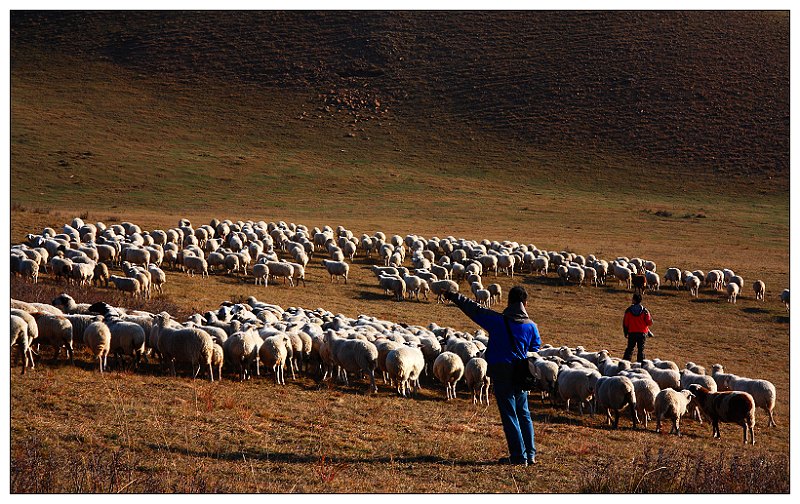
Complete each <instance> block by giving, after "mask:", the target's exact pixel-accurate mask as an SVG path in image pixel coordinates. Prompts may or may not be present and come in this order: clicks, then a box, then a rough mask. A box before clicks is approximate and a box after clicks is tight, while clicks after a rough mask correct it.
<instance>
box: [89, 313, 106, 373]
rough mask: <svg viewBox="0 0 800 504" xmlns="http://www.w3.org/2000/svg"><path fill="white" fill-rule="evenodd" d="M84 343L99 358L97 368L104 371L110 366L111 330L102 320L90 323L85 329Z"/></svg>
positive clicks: (101, 371)
mask: <svg viewBox="0 0 800 504" xmlns="http://www.w3.org/2000/svg"><path fill="white" fill-rule="evenodd" d="M83 343H84V344H85V345H86V347H87V348H89V350H90V351H91V352H92V355H93V356H94V358H95V359H97V368H98V369H99V370H100V373H101V374H102V373H103V368H105V367H107V366H108V354H109V352H110V351H111V330H110V329H109V328H108V326H107V325H106V324H105V323H103V322H102V321H99V320H98V321H95V322H92V323H91V324H89V325H88V326H87V327H86V329H85V330H84V331H83Z"/></svg>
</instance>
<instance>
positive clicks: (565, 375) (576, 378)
mask: <svg viewBox="0 0 800 504" xmlns="http://www.w3.org/2000/svg"><path fill="white" fill-rule="evenodd" d="M599 379H600V373H599V372H598V371H595V370H593V369H585V368H577V369H574V368H570V367H569V366H566V365H562V366H561V367H560V368H559V370H558V381H557V383H556V385H557V388H558V395H559V396H560V397H561V399H562V400H563V401H564V410H565V411H569V402H570V401H571V400H574V401H576V402H577V403H578V411H579V412H580V414H581V415H583V404H584V402H586V403H587V404H588V406H589V411H590V412H594V407H593V406H592V404H591V402H589V399H590V398H591V397H592V395H593V394H594V392H595V386H596V385H597V380H599Z"/></svg>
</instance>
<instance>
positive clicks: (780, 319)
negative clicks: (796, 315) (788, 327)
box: [773, 315, 789, 324]
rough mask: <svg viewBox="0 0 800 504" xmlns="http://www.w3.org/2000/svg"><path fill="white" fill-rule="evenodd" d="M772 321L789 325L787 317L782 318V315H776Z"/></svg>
mask: <svg viewBox="0 0 800 504" xmlns="http://www.w3.org/2000/svg"><path fill="white" fill-rule="evenodd" d="M773 320H775V322H777V323H779V324H788V323H789V317H788V316H784V315H778V316H777V317H775V318H774V319H773Z"/></svg>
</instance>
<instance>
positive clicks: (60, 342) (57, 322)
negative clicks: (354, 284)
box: [31, 312, 74, 363]
mask: <svg viewBox="0 0 800 504" xmlns="http://www.w3.org/2000/svg"><path fill="white" fill-rule="evenodd" d="M31 316H32V317H33V318H34V319H36V326H37V330H38V332H39V333H38V337H37V338H36V339H35V340H34V341H32V342H31V344H42V345H48V346H52V347H53V348H54V355H53V362H56V361H57V360H58V355H59V354H60V353H61V347H65V348H66V350H67V357H69V361H70V363H73V362H74V361H73V358H72V353H73V349H72V324H70V322H69V320H67V318H66V317H64V316H63V315H50V314H47V313H43V312H34V313H32V314H31Z"/></svg>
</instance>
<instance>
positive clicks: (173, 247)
mask: <svg viewBox="0 0 800 504" xmlns="http://www.w3.org/2000/svg"><path fill="white" fill-rule="evenodd" d="M359 250H361V251H363V253H364V255H365V257H366V258H370V257H371V256H372V255H373V254H375V255H376V256H377V257H379V258H380V259H381V260H382V263H383V266H377V265H376V266H373V267H372V271H373V273H374V274H375V275H376V277H377V280H378V283H379V285H380V287H382V288H383V289H384V290H385V291H386V292H387V293H391V295H393V296H395V297H396V299H398V300H402V299H405V298H406V297H411V296H415V297H416V298H417V299H419V297H420V296H422V297H423V298H427V297H428V294H429V293H433V295H435V296H436V297H437V300H438V301H439V302H442V301H443V297H442V294H443V293H445V292H447V291H451V292H457V291H458V290H459V282H463V281H466V282H467V284H468V285H469V287H470V290H471V291H472V293H473V295H474V296H475V298H476V300H477V301H478V302H480V303H481V304H484V305H486V306H489V305H491V304H492V303H494V302H496V301H497V300H499V299H500V298H501V296H502V290H501V288H500V286H499V285H498V284H491V285H488V286H487V287H486V288H484V287H483V281H482V277H483V276H484V275H489V274H491V273H494V275H495V276H497V275H498V274H500V273H504V274H506V275H509V276H513V275H514V273H515V271H516V272H518V273H519V272H526V271H527V272H529V273H537V274H540V275H547V273H548V271H549V270H550V269H551V268H555V270H556V272H557V274H558V276H559V278H560V279H562V281H563V282H564V283H566V282H574V283H577V284H580V285H583V283H584V282H587V283H589V284H594V285H600V284H603V283H605V281H606V278H607V277H608V276H609V275H613V277H614V278H616V279H618V280H619V281H620V282H622V283H624V284H625V285H626V286H627V287H628V288H635V289H639V290H644V289H658V288H659V286H660V283H661V278H660V277H659V275H658V274H657V273H656V265H655V263H654V262H652V261H646V260H642V259H640V258H633V259H628V258H623V257H619V258H616V259H615V260H613V261H611V262H607V261H605V260H602V259H598V258H596V257H594V256H592V255H589V256H587V257H583V256H580V255H577V254H574V253H570V252H566V251H562V252H552V251H543V250H539V249H537V248H536V247H535V246H533V245H524V244H518V243H516V242H510V241H504V242H496V241H495V242H490V241H488V240H483V241H481V242H475V241H471V240H465V239H456V238H454V237H447V238H442V239H440V238H436V237H433V238H430V239H425V238H423V237H421V236H416V235H408V236H406V237H405V238H402V237H400V236H398V235H395V236H392V237H390V238H388V239H387V237H386V236H385V235H384V234H383V233H380V232H378V233H375V234H374V235H373V236H368V235H362V236H361V237H360V239H356V238H355V237H354V236H353V233H352V232H351V231H349V230H347V229H344V228H343V227H341V226H340V227H339V228H337V229H336V230H335V231H334V230H333V229H332V228H330V227H327V226H326V227H325V228H323V229H317V228H314V229H313V230H309V229H308V228H306V227H305V226H302V225H295V224H286V223H284V222H279V223H277V224H276V223H272V222H271V223H265V222H263V221H260V222H249V221H248V222H231V221H227V220H226V221H217V220H214V221H212V222H211V223H210V224H208V225H203V226H200V227H197V228H193V227H192V226H191V224H190V223H189V221H187V220H185V219H183V220H181V221H180V223H179V226H178V227H176V228H171V229H168V230H166V231H163V230H154V231H151V232H147V231H144V232H143V231H142V230H141V229H140V228H139V227H138V226H136V225H135V224H131V223H127V222H124V223H121V224H115V225H112V226H105V225H103V224H102V223H97V224H96V225H95V224H89V223H84V222H83V221H81V220H80V219H74V220H73V222H72V223H71V224H70V225H65V226H64V228H63V231H62V232H61V233H56V232H55V231H54V230H53V229H51V228H46V229H44V230H43V231H42V233H41V234H38V235H34V234H31V235H28V236H27V240H26V243H24V244H20V245H15V246H14V247H12V251H11V254H12V272H14V273H15V274H21V275H22V276H24V277H28V278H30V279H31V280H32V281H34V282H36V280H37V278H38V272H39V270H40V269H42V270H46V269H47V268H48V267H49V268H50V270H51V272H52V274H53V275H55V277H56V278H63V279H65V280H66V281H68V282H75V283H79V284H84V285H85V284H89V283H93V282H94V283H99V282H102V283H103V284H104V285H107V283H108V282H109V281H110V282H112V283H113V284H114V285H115V286H116V288H118V289H120V290H123V291H126V292H129V293H130V294H131V295H135V296H145V297H146V296H150V295H151V294H152V293H153V291H156V292H158V291H160V289H161V288H162V286H163V284H164V282H165V280H166V275H165V274H164V271H163V270H162V269H161V268H162V267H166V265H168V266H169V267H171V268H172V269H178V268H180V269H183V270H184V271H186V273H187V274H190V275H194V274H200V275H202V276H206V275H208V274H209V272H210V271H211V272H213V271H218V272H223V271H224V272H225V273H227V274H235V273H242V274H252V275H253V279H254V284H256V285H258V284H260V283H263V284H264V286H266V285H268V284H269V283H270V282H272V283H274V282H276V281H278V282H283V283H288V284H289V285H290V286H294V285H298V284H300V283H304V282H305V268H306V266H307V264H308V262H309V259H310V257H312V256H313V255H314V254H315V253H323V254H327V255H328V256H329V257H330V259H324V260H322V264H323V266H324V267H325V269H326V270H327V272H328V273H329V274H330V277H331V281H334V280H335V279H336V278H338V277H342V278H343V280H344V282H347V279H348V273H349V267H350V266H349V264H348V261H350V262H352V261H353V259H354V257H355V255H356V254H357V253H358V251H359ZM279 251H280V252H281V253H282V254H283V255H285V256H290V257H291V260H288V259H286V258H284V259H281V258H279V256H278V252H279ZM407 256H410V265H411V266H412V267H413V270H414V271H413V274H412V272H411V271H410V270H409V269H408V268H406V267H404V266H403V264H404V263H405V262H406V257H407ZM109 266H111V267H112V268H114V267H118V268H120V269H121V271H122V272H123V274H124V276H117V275H110V274H109V269H108V267H109ZM664 280H665V281H667V282H671V283H673V284H674V285H675V286H676V287H678V288H680V286H681V284H683V285H684V286H686V288H687V290H689V292H690V293H691V294H692V295H694V296H696V295H697V292H698V290H699V288H700V286H701V285H703V284H705V285H707V286H709V287H710V288H711V289H714V290H720V289H721V288H722V287H723V286H724V287H725V289H726V291H727V292H728V293H729V295H730V298H729V300H731V301H732V302H735V299H736V295H737V294H739V292H740V289H741V288H742V287H743V285H744V281H743V279H742V278H741V277H740V276H737V275H735V274H734V272H733V271H731V270H727V269H723V270H712V271H710V272H709V273H708V274H704V273H703V272H702V271H699V270H698V271H693V272H688V271H681V270H679V269H677V268H669V269H668V270H667V271H666V272H665V275H664ZM732 285H733V286H735V287H731V286H732ZM754 292H755V293H756V298H757V299H763V295H764V292H765V288H764V284H763V282H761V281H757V282H756V283H755V284H754ZM781 297H782V299H783V301H784V303H785V304H786V308H787V310H788V289H787V290H785V291H784V293H783V294H782V295H781ZM11 328H12V345H16V346H18V348H19V356H20V358H21V360H22V361H23V362H22V372H23V373H24V372H25V371H26V369H28V368H32V367H33V366H34V365H35V364H34V362H35V361H34V357H35V354H36V352H35V351H34V349H35V348H39V347H41V346H49V347H52V348H53V351H54V359H58V356H59V355H60V352H61V349H62V348H64V349H65V351H66V354H67V358H69V359H70V360H71V359H72V355H73V351H74V349H75V347H78V346H84V345H85V346H86V347H87V348H88V349H89V350H90V352H91V353H92V355H93V356H94V358H95V359H96V360H97V363H98V368H99V370H100V371H101V372H102V371H103V370H104V369H106V368H107V366H108V362H107V360H108V356H109V355H113V356H114V357H115V360H116V362H117V363H118V365H119V366H126V367H129V368H136V367H137V366H138V364H139V363H140V360H141V359H143V358H146V359H158V360H159V362H160V363H161V366H162V368H163V369H164V370H165V371H168V372H169V373H170V374H172V375H173V376H174V375H175V374H176V373H177V370H176V364H177V365H179V366H180V365H185V366H188V367H190V370H191V374H192V376H195V377H196V376H198V375H199V374H200V373H201V372H202V373H204V374H206V375H207V376H208V378H209V379H210V380H212V381H213V380H214V379H215V377H216V378H217V379H221V378H222V376H223V373H225V372H227V373H230V374H232V375H234V376H236V377H238V378H239V379H240V380H245V379H249V378H251V377H252V376H258V375H260V374H261V373H262V371H263V370H269V372H270V373H271V374H273V375H274V378H275V381H276V382H277V383H279V384H284V383H285V376H284V372H285V371H288V373H289V374H290V375H291V376H292V378H293V379H294V378H295V377H296V373H300V372H305V373H308V374H310V375H312V376H316V377H318V378H319V379H321V380H328V379H333V378H334V377H336V378H337V379H338V380H340V381H342V382H345V383H347V382H348V380H349V377H351V376H356V377H361V376H366V377H368V378H369V383H370V385H369V387H370V390H371V391H373V392H376V391H377V390H378V388H377V385H376V374H378V375H379V377H382V379H383V382H384V383H387V384H390V385H391V386H392V387H393V388H394V389H395V390H396V391H397V393H398V394H400V395H402V396H406V395H409V394H413V393H414V392H416V391H417V390H418V389H419V388H420V380H421V379H422V377H430V376H433V377H435V378H436V380H438V381H439V382H441V383H442V384H444V385H445V395H446V398H447V399H451V398H455V397H456V387H457V384H458V383H459V382H460V381H461V380H462V379H464V381H465V382H466V385H467V389H468V390H469V391H470V392H471V394H472V398H473V402H481V403H482V402H484V400H485V401H486V402H487V403H488V400H489V388H490V379H489V377H488V376H487V374H486V369H487V365H486V361H485V360H484V359H483V358H482V355H483V351H484V350H485V348H486V345H487V343H488V338H487V336H486V335H485V334H484V333H483V331H480V330H479V331H477V332H476V333H475V334H470V333H465V332H459V331H455V330H453V329H452V328H443V327H439V326H437V325H436V324H430V325H429V326H428V327H422V326H415V325H406V324H398V323H393V322H389V321H384V320H378V319H376V318H374V317H369V316H366V315H361V316H359V317H357V318H355V319H352V318H348V317H345V316H344V315H341V314H338V315H334V314H332V313H330V312H328V311H325V310H323V309H316V310H305V309H303V308H289V309H286V310H284V309H282V308H281V307H279V306H275V305H272V304H267V303H263V302H259V301H257V300H256V298H255V297H250V298H248V300H247V302H246V303H239V304H233V303H227V302H226V303H224V304H223V305H222V306H221V307H220V308H219V309H218V310H215V311H209V312H206V313H203V314H200V313H197V314H194V315H192V316H191V317H189V318H188V320H185V321H182V322H179V321H176V320H174V319H173V318H172V317H171V316H170V314H168V313H166V312H162V313H158V314H153V313H148V312H144V311H127V310H125V309H124V308H122V307H113V306H110V305H108V304H106V303H95V304H94V305H91V306H90V305H86V304H79V303H77V302H76V301H75V300H74V299H72V298H71V297H70V296H68V295H66V294H63V295H61V296H59V297H57V298H56V299H54V300H53V302H52V304H51V305H48V304H41V303H25V302H22V301H16V300H12V311H11ZM39 352H41V350H39ZM529 365H530V368H531V372H532V374H533V375H534V376H535V377H536V378H537V381H538V383H539V391H540V392H541V394H542V400H545V399H546V398H547V397H549V398H550V400H551V401H553V402H555V401H559V402H563V404H564V407H565V408H566V409H567V410H569V408H570V404H573V405H575V406H577V409H578V411H579V413H581V414H582V413H583V410H584V407H586V408H588V409H589V410H590V412H594V411H595V410H598V411H603V412H605V413H606V415H607V418H608V421H609V423H610V424H612V425H613V426H614V427H616V426H617V424H618V421H619V415H620V413H621V412H622V411H623V410H625V409H626V408H627V409H628V410H629V413H630V415H631V420H632V422H633V425H634V427H635V426H636V425H637V423H639V422H640V421H642V422H643V423H644V425H645V428H646V427H647V425H648V420H649V419H650V418H651V417H653V416H654V417H655V418H656V424H657V426H656V430H660V427H661V422H662V421H663V420H669V421H672V424H673V425H672V430H673V431H674V432H676V433H677V434H678V435H680V418H681V417H682V416H683V415H685V414H687V413H689V414H690V416H691V417H693V418H696V419H698V420H700V421H702V418H703V416H705V417H707V418H710V419H712V423H713V425H714V434H715V435H718V433H719V431H718V427H717V422H718V421H735V422H737V423H739V424H740V425H742V426H743V429H744V430H745V440H746V439H747V434H748V432H749V433H750V439H751V441H752V442H754V439H753V437H752V426H753V424H754V421H755V416H754V410H753V408H755V407H759V408H762V409H764V410H765V411H766V412H767V413H768V415H769V425H774V419H773V409H774V406H775V387H774V386H773V385H772V384H771V383H770V382H768V381H765V380H759V379H750V378H745V377H739V376H736V375H732V374H727V373H724V370H723V368H722V366H720V365H715V366H714V367H713V370H712V373H711V374H710V375H708V374H706V372H705V370H704V369H703V368H702V367H701V366H697V365H695V364H693V363H691V362H690V363H687V365H686V366H685V368H684V369H680V368H679V367H678V366H677V365H676V364H675V363H674V362H670V361H662V360H659V359H653V360H648V361H644V362H643V363H641V364H639V363H631V362H629V361H626V360H622V359H618V358H613V357H611V355H610V354H609V352H608V351H607V350H600V351H596V352H587V351H585V349H584V348H582V347H576V348H568V347H560V348H554V347H549V346H545V347H544V348H542V349H541V350H540V352H538V353H537V354H530V355H529ZM728 390H730V391H735V393H734V394H732V395H735V396H737V397H739V396H742V397H744V396H747V397H745V398H744V399H743V400H742V399H741V398H739V399H736V401H738V402H737V404H739V403H741V404H739V406H740V407H738V409H736V408H733V409H730V408H729V409H730V411H728V410H726V411H725V412H723V413H724V414H723V413H721V412H720V411H716V410H715V409H714V407H713V405H714V404H715V402H714V401H713V400H710V399H708V394H712V395H713V394H717V393H719V391H728ZM729 395H730V394H729ZM726 397H727V396H726ZM748 397H749V398H750V399H749V400H748V399H747V398H748ZM706 399H708V400H706ZM748 401H749V402H748ZM745 403H746V404H751V403H752V406H753V408H750V409H748V410H747V411H743V409H742V408H744V406H743V405H746V404H745ZM733 410H736V411H735V413H736V414H733V413H731V411H733ZM739 410H742V411H739ZM729 413H730V414H729ZM737 415H738V416H737ZM612 416H613V418H612Z"/></svg>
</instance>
